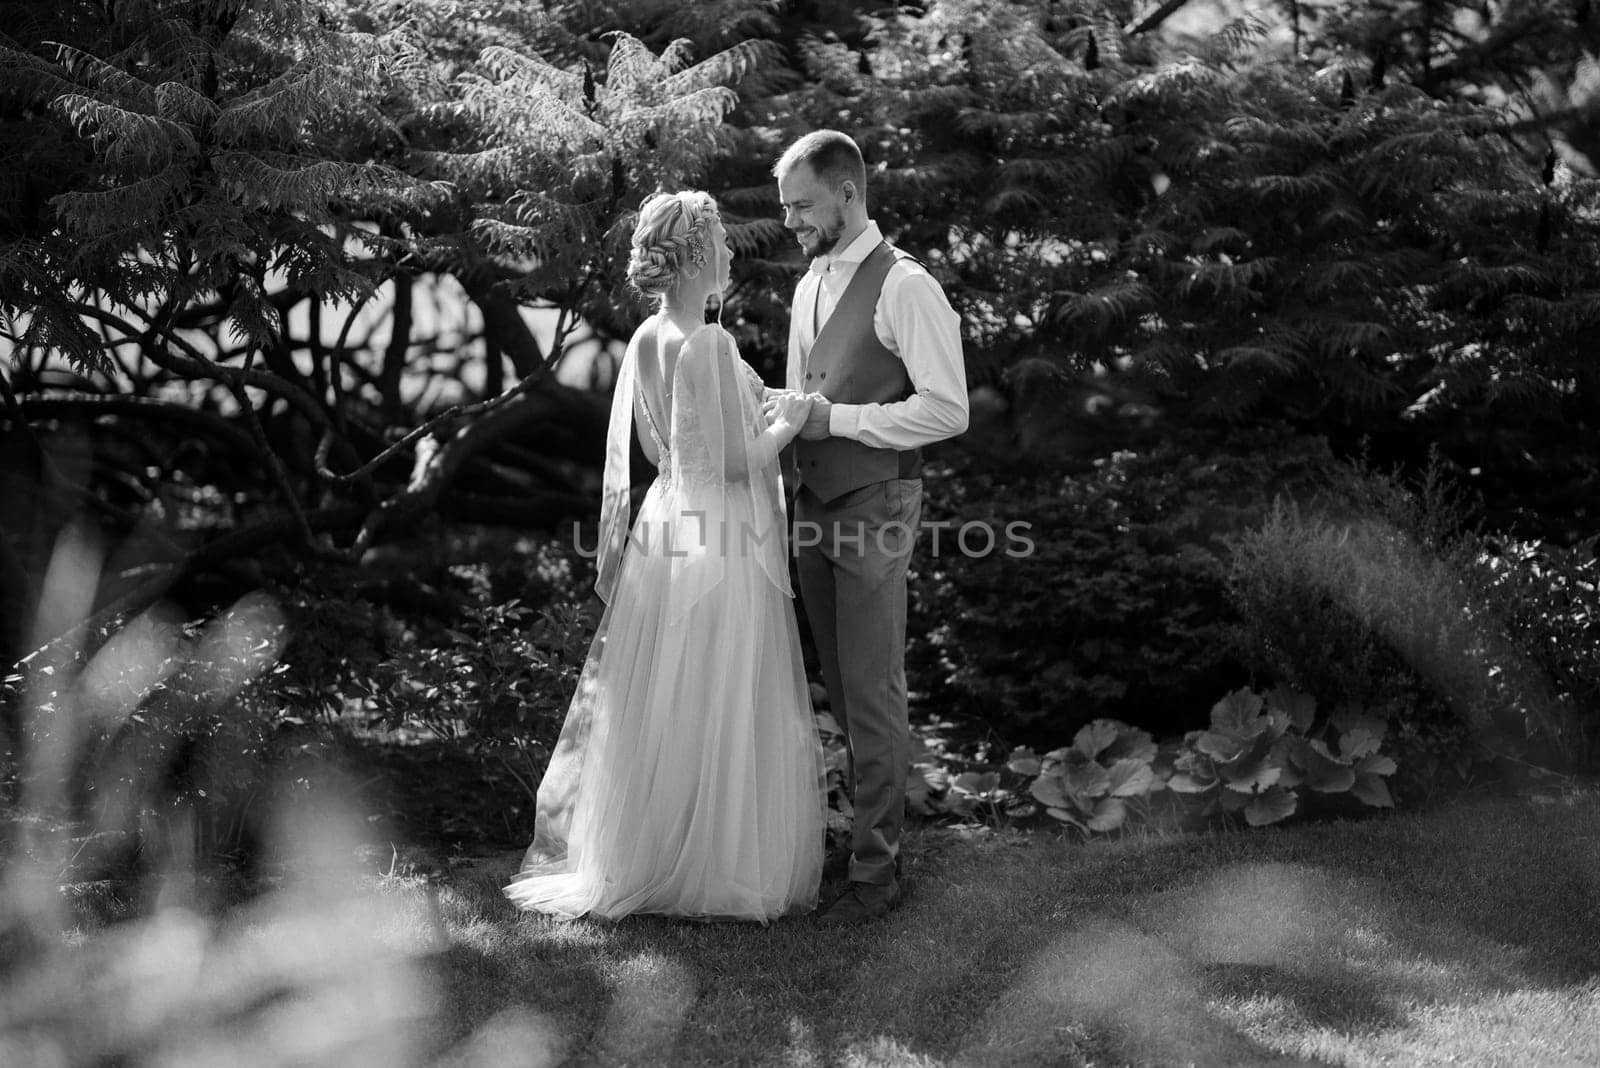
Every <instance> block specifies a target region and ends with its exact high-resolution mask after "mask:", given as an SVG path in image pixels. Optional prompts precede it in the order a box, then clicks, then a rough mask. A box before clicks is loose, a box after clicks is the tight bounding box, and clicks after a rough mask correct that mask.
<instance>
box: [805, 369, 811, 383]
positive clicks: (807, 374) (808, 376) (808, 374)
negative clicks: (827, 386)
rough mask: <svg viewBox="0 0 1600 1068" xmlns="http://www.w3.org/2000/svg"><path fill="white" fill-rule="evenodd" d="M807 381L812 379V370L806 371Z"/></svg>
mask: <svg viewBox="0 0 1600 1068" xmlns="http://www.w3.org/2000/svg"><path fill="white" fill-rule="evenodd" d="M806 381H807V382H809V381H811V372H810V371H807V372H806Z"/></svg>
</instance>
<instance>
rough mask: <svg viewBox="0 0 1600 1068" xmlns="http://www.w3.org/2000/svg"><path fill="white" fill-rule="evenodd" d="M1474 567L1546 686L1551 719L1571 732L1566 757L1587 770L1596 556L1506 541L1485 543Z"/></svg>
mask: <svg viewBox="0 0 1600 1068" xmlns="http://www.w3.org/2000/svg"><path fill="white" fill-rule="evenodd" d="M1477 562H1478V564H1479V567H1480V575H1479V581H1480V582H1481V583H1482V584H1483V586H1484V592H1485V594H1486V596H1487V598H1488V599H1489V602H1490V604H1491V605H1493V607H1494V609H1495V611H1496V612H1497V614H1498V616H1499V618H1500V619H1501V620H1502V622H1503V624H1504V626H1505V628H1506V632H1507V635H1508V637H1509V639H1510V641H1512V642H1513V643H1514V645H1515V647H1516V648H1517V650H1518V651H1519V652H1520V653H1522V655H1523V656H1524V657H1526V658H1527V661H1528V662H1529V664H1530V666H1531V667H1532V668H1534V669H1535V670H1536V671H1537V672H1538V676H1537V677H1539V678H1540V679H1541V681H1542V682H1543V683H1544V684H1545V685H1547V686H1548V691H1547V693H1546V694H1545V696H1546V698H1547V699H1548V700H1549V701H1550V702H1551V704H1552V706H1553V708H1554V709H1555V710H1556V711H1555V716H1556V717H1557V719H1558V720H1559V721H1560V722H1562V723H1571V724H1573V726H1574V728H1575V729H1574V732H1573V733H1574V735H1575V736H1576V737H1575V741H1576V742H1577V744H1575V745H1574V746H1573V749H1574V751H1573V753H1572V756H1573V758H1574V759H1575V760H1576V761H1579V762H1581V763H1582V764H1584V765H1586V766H1588V767H1593V766H1594V764H1595V762H1596V760H1597V758H1600V655H1597V653H1600V558H1597V557H1596V556H1595V554H1594V549H1593V545H1592V543H1591V544H1590V545H1588V546H1579V547H1576V548H1571V549H1568V548H1563V547H1561V546H1558V545H1550V544H1544V543H1537V542H1524V541H1508V542H1505V543H1504V544H1501V545H1498V546H1497V545H1493V544H1490V545H1488V546H1486V551H1485V552H1483V553H1482V554H1481V555H1480V556H1479V557H1478V561H1477ZM1499 677H1500V676H1497V678H1499Z"/></svg>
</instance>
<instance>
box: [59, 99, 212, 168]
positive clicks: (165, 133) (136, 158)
mask: <svg viewBox="0 0 1600 1068" xmlns="http://www.w3.org/2000/svg"><path fill="white" fill-rule="evenodd" d="M52 103H53V106H54V107H55V108H56V110H57V111H59V112H60V113H61V114H62V116H63V117H65V118H66V120H67V121H68V122H70V123H71V124H72V128H73V129H74V130H76V131H77V133H78V135H79V136H80V137H87V138H88V139H89V140H90V141H91V143H93V145H94V146H95V148H96V149H98V150H99V151H100V152H102V153H104V154H105V158H106V162H108V163H110V164H111V165H112V166H113V167H118V168H123V167H139V168H143V169H148V168H151V167H162V166H165V165H166V164H167V163H168V162H170V161H171V160H172V158H173V157H174V156H175V155H180V154H181V155H185V156H192V155H194V154H197V153H198V152H199V151H200V146H199V145H198V144H197V143H196V142H195V139H194V134H193V133H192V132H191V131H190V130H189V128H188V127H187V126H185V125H184V124H182V123H180V122H174V121H172V120H171V119H167V118H162V117H161V116H159V115H149V114H145V113H143V112H139V111H129V110H128V109H127V108H124V107H120V106H118V105H116V104H108V103H105V102H104V101H100V100H96V99H94V98H93V97H89V96H84V95H83V94H81V93H68V94H66V95H64V96H59V97H57V98H56V99H55V100H54V101H53V102H52Z"/></svg>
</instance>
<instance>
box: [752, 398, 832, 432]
mask: <svg viewBox="0 0 1600 1068" xmlns="http://www.w3.org/2000/svg"><path fill="white" fill-rule="evenodd" d="M788 402H796V403H794V404H793V405H792V406H789V407H785V406H786V405H787V404H788ZM831 407H833V405H832V404H831V403H830V402H829V400H828V399H827V398H826V397H824V396H823V395H822V394H820V393H797V392H794V391H792V390H786V389H774V390H769V391H768V392H767V399H766V402H765V403H763V404H762V406H761V412H762V414H763V415H765V416H766V417H767V424H768V425H769V426H776V425H777V424H778V422H779V420H780V414H779V413H780V411H784V412H786V413H787V414H788V415H789V416H790V417H791V418H790V419H789V420H788V421H791V422H792V423H793V426H794V429H795V432H796V433H797V434H798V436H800V437H802V438H804V439H805V440H807V441H820V440H821V439H823V438H825V437H827V436H828V409H830V408H831ZM790 436H793V435H790Z"/></svg>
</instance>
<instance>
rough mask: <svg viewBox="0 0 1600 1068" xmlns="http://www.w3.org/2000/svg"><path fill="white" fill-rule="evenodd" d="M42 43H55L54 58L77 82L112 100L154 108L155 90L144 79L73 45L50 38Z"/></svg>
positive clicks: (146, 108) (147, 109)
mask: <svg viewBox="0 0 1600 1068" xmlns="http://www.w3.org/2000/svg"><path fill="white" fill-rule="evenodd" d="M44 43H46V44H54V45H55V48H56V62H57V63H59V64H61V66H62V68H63V69H65V70H66V72H67V73H68V74H69V75H71V76H72V77H73V78H75V79H77V81H78V82H80V83H87V84H88V85H89V86H91V87H92V88H95V89H98V90H100V91H102V92H104V93H106V94H107V95H108V96H110V97H111V98H112V99H114V100H119V99H120V100H127V101H130V102H132V103H133V104H134V105H135V106H137V107H139V108H141V109H143V110H144V111H146V112H152V111H154V110H155V109H156V95H155V91H154V90H153V89H152V88H151V87H150V85H149V84H148V83H146V82H143V81H140V80H139V79H138V78H135V77H134V76H133V75H131V74H129V73H128V72H127V71H124V70H122V69H120V68H118V67H116V66H113V65H112V64H110V63H107V62H106V61H105V60H103V59H101V58H99V57H98V56H92V55H90V54H89V53H88V52H85V51H83V50H82V49H80V48H77V47H75V46H73V45H69V44H61V43H58V42H54V41H46V42H44Z"/></svg>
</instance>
